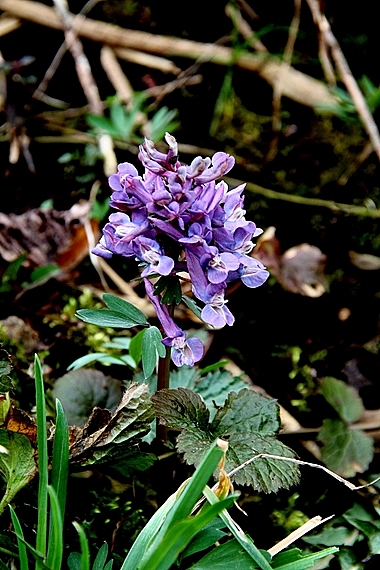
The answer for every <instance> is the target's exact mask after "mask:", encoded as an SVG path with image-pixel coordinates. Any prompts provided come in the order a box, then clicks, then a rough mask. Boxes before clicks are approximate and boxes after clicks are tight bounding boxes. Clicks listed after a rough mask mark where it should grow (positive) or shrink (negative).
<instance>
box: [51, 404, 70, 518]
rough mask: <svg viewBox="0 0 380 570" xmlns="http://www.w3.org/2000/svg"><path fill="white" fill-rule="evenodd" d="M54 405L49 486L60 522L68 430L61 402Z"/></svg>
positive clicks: (66, 472) (67, 463) (66, 463)
mask: <svg viewBox="0 0 380 570" xmlns="http://www.w3.org/2000/svg"><path fill="white" fill-rule="evenodd" d="M55 405H56V420H55V432H54V441H53V457H52V468H51V486H52V487H53V488H54V491H55V492H56V494H57V498H58V503H59V507H60V510H61V517H62V520H64V517H65V507H66V491H67V479H68V476H69V432H68V429H69V428H68V423H67V418H66V414H65V412H64V410H63V407H62V404H61V402H60V401H59V400H56V402H55Z"/></svg>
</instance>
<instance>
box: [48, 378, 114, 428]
mask: <svg viewBox="0 0 380 570" xmlns="http://www.w3.org/2000/svg"><path fill="white" fill-rule="evenodd" d="M51 394H52V396H53V398H57V399H58V400H59V401H60V402H61V404H62V407H63V409H64V411H65V414H66V417H67V421H68V423H69V425H71V426H83V425H84V424H85V423H86V421H87V419H88V417H89V415H90V414H91V412H92V410H93V408H94V407H95V406H98V407H101V408H106V409H108V410H111V411H112V412H114V411H115V410H116V408H117V406H118V404H119V402H120V400H121V396H122V385H121V382H120V381H119V380H115V379H114V378H111V377H110V376H105V374H103V372H100V371H99V370H91V369H84V370H74V371H72V372H68V373H67V374H64V375H63V376H61V377H60V378H58V380H56V382H55V383H54V386H53V388H52V390H51Z"/></svg>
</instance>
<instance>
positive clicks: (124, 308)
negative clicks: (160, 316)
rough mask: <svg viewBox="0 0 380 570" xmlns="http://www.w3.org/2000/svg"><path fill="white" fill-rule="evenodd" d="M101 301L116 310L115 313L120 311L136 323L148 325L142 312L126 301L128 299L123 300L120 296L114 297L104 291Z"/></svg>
mask: <svg viewBox="0 0 380 570" xmlns="http://www.w3.org/2000/svg"><path fill="white" fill-rule="evenodd" d="M103 301H104V302H105V304H106V305H107V307H108V308H109V309H111V310H112V311H116V312H117V313H121V314H122V315H124V316H125V317H126V318H127V319H130V320H131V321H132V322H134V323H135V324H136V325H148V321H147V319H146V316H145V315H144V313H143V312H142V311H140V309H138V308H137V307H135V306H134V305H132V303H128V301H124V299H120V297H116V296H115V295H111V294H110V293H104V295H103Z"/></svg>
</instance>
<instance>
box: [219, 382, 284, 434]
mask: <svg viewBox="0 0 380 570" xmlns="http://www.w3.org/2000/svg"><path fill="white" fill-rule="evenodd" d="M279 429H280V410H279V407H278V404H277V402H276V400H274V399H273V398H268V397H267V396H263V395H262V394H259V393H258V392H254V391H253V390H250V389H249V388H243V389H242V390H240V391H239V392H238V393H236V392H231V393H230V394H229V395H228V398H227V400H226V402H225V404H224V406H223V408H221V409H220V410H218V412H217V413H216V415H215V418H214V420H213V422H212V430H213V432H215V433H216V434H218V436H219V437H223V434H230V433H237V432H239V433H243V434H246V433H260V434H261V435H264V434H274V433H276V432H277V431H278V430H279Z"/></svg>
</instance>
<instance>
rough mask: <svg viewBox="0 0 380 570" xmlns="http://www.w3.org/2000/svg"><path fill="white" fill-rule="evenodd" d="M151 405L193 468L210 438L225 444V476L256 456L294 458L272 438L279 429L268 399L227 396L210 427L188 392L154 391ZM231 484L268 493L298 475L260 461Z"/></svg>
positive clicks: (289, 465)
mask: <svg viewBox="0 0 380 570" xmlns="http://www.w3.org/2000/svg"><path fill="white" fill-rule="evenodd" d="M152 401H153V403H154V406H155V410H156V415H157V416H158V417H159V418H161V419H162V420H163V421H164V422H165V423H166V425H168V426H169V427H172V428H176V429H181V430H182V431H181V433H180V434H179V436H178V438H177V446H178V450H179V452H180V453H183V454H184V459H185V460H186V461H187V462H188V463H189V464H194V465H198V464H199V462H200V461H201V460H202V457H203V456H204V453H205V452H206V450H207V449H208V447H209V446H210V443H211V442H212V441H213V440H214V439H215V438H216V437H220V438H222V439H226V440H228V451H227V454H226V470H227V472H229V471H232V470H233V469H235V468H236V467H238V466H240V465H242V464H243V463H245V462H246V461H249V460H251V459H252V458H253V457H254V456H256V455H259V454H262V453H265V454H270V455H277V456H281V457H288V458H294V457H295V454H294V452H293V451H292V450H291V449H290V448H288V447H287V446H286V445H284V444H283V443H282V442H280V441H278V440H277V439H276V437H275V433H276V431H277V430H278V429H279V417H278V416H279V409H278V406H277V403H276V401H275V400H273V399H272V398H268V397H266V396H262V395H261V394H258V393H256V392H253V391H251V390H249V389H246V388H244V389H243V390H240V392H238V393H236V392H232V393H230V394H229V396H228V398H227V400H226V403H225V406H224V407H223V408H222V409H219V410H218V412H217V413H216V415H215V418H214V420H213V421H212V422H211V424H210V423H209V417H210V413H209V410H208V409H207V407H206V405H205V402H204V401H203V399H202V398H201V397H200V396H199V395H198V394H196V393H194V392H192V391H191V390H188V389H184V388H178V389H177V390H160V391H159V392H157V393H156V394H155V395H154V396H153V397H152ZM232 480H233V481H236V482H237V483H239V484H241V485H251V486H253V487H254V489H256V490H259V491H264V492H266V493H270V492H276V491H277V490H278V489H280V488H282V487H285V488H289V487H290V486H291V485H293V484H295V483H297V482H298V480H299V469H298V467H297V465H296V464H295V463H293V462H290V461H289V462H288V461H284V460H281V459H273V458H260V459H257V460H255V461H253V462H251V463H249V465H246V466H245V467H244V468H242V469H241V470H239V471H238V472H237V473H236V474H235V475H233V476H232Z"/></svg>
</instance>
